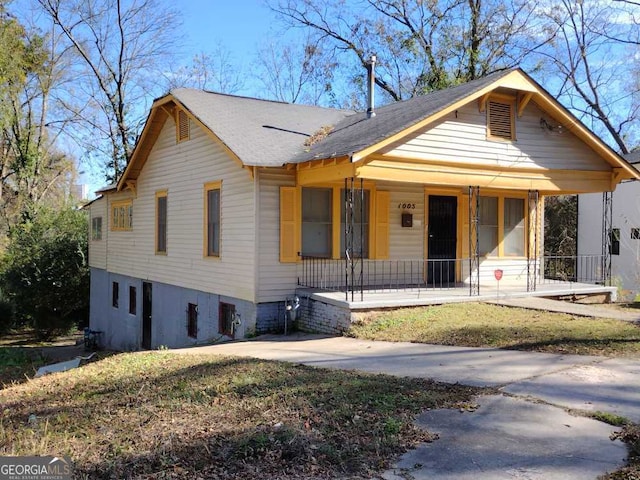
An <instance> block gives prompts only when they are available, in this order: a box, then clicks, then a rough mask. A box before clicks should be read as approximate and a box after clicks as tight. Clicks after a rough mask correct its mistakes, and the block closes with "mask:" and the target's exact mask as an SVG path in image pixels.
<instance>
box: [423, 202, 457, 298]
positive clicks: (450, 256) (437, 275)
mask: <svg viewBox="0 0 640 480" xmlns="http://www.w3.org/2000/svg"><path fill="white" fill-rule="evenodd" d="M457 212H458V198H457V197H451V196H444V195H429V223H428V225H429V228H428V232H427V234H428V241H427V255H428V261H427V283H428V286H432V287H442V286H449V285H450V284H452V283H454V282H455V280H456V262H455V258H456V254H457V248H456V247H457V246H456V237H457V224H458V222H457Z"/></svg>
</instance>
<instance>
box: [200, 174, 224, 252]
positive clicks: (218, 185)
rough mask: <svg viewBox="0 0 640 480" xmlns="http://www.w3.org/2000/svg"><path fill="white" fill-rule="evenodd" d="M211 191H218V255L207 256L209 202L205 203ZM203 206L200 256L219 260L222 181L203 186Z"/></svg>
mask: <svg viewBox="0 0 640 480" xmlns="http://www.w3.org/2000/svg"><path fill="white" fill-rule="evenodd" d="M212 190H218V191H219V192H220V233H219V235H220V238H219V239H218V255H209V248H208V247H209V246H208V242H207V241H208V238H207V235H208V231H207V230H208V229H207V226H208V222H209V202H208V201H207V194H208V192H210V191H212ZM202 197H203V200H202V201H203V205H204V208H203V209H202V210H203V212H204V218H203V222H202V256H203V257H204V258H210V259H214V260H216V259H220V257H221V256H222V180H216V181H214V182H208V183H205V184H204V188H203V194H202Z"/></svg>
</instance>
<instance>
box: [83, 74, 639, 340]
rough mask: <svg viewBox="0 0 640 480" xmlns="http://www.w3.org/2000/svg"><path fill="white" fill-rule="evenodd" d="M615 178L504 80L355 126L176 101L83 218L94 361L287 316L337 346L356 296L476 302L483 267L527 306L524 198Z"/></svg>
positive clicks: (581, 131)
mask: <svg viewBox="0 0 640 480" xmlns="http://www.w3.org/2000/svg"><path fill="white" fill-rule="evenodd" d="M370 98H372V95H371V94H370ZM631 178H638V172H637V171H636V170H635V169H634V168H633V167H631V166H630V165H629V164H628V163H627V162H626V161H624V159H622V158H621V157H620V156H619V155H617V154H616V153H615V152H614V151H612V150H611V149H610V148H609V147H608V146H607V145H606V144H604V143H603V142H602V141H601V140H600V139H599V138H598V137H596V136H595V135H594V134H593V133H592V132H591V131H589V130H588V129H587V128H586V127H585V126H584V125H583V124H582V123H580V122H579V121H578V120H577V119H576V118H575V117H574V116H573V115H572V114H571V113H569V112H568V111H567V110H566V109H565V108H564V107H562V106H561V105H560V104H559V103H558V102H557V101H556V100H555V99H554V98H553V97H552V96H551V95H549V93H547V92H546V91H545V90H544V89H543V88H542V87H541V86H540V85H538V84H537V83H536V82H535V81H533V80H532V79H531V78H530V77H529V76H528V75H527V74H526V73H524V72H523V71H522V70H520V69H513V70H507V71H503V72H497V73H494V74H492V75H489V76H487V77H485V78H482V79H479V80H475V81H472V82H469V83H467V84H464V85H460V86H457V87H453V88H450V89H447V90H443V91H438V92H434V93H431V94H429V95H426V96H423V97H416V98H412V99H410V100H407V101H404V102H399V103H394V104H390V105H386V106H384V107H381V108H377V109H376V108H374V105H373V102H372V101H371V102H370V109H369V112H363V113H356V112H352V111H345V110H335V109H326V108H320V107H312V106H304V105H291V104H285V103H279V102H273V101H265V100H257V99H253V98H245V97H237V96H230V95H222V94H217V93H210V92H204V91H198V90H190V89H177V90H174V91H171V92H170V93H169V94H167V95H166V96H164V97H162V98H159V99H157V100H156V101H155V102H154V104H153V106H152V108H151V111H150V113H149V116H148V119H147V122H146V124H145V127H144V129H143V132H142V134H141V136H140V139H139V141H138V143H137V145H136V148H135V150H134V153H133V156H132V158H131V160H130V162H129V164H128V165H127V168H126V170H125V172H124V173H123V175H122V177H121V178H120V180H119V181H118V183H117V185H114V186H112V187H109V188H106V189H104V190H102V191H101V192H99V193H100V195H101V196H100V197H99V198H98V199H97V200H95V201H94V202H93V203H92V204H91V205H90V207H89V209H90V215H91V241H90V266H91V315H90V325H91V328H92V329H94V330H99V331H102V332H103V334H102V336H101V337H102V339H101V341H102V342H103V344H105V345H106V346H109V347H111V348H118V349H137V348H156V347H158V346H161V345H166V346H168V347H178V346H185V345H191V344H196V343H205V342H213V341H218V340H226V339H231V338H242V337H246V336H250V335H253V334H256V333H261V332H265V331H270V330H274V329H278V328H282V326H283V322H284V321H285V320H287V319H288V318H290V317H288V316H287V315H288V314H290V313H291V310H294V311H296V307H297V306H298V305H302V308H300V309H299V310H297V311H296V313H297V315H298V316H299V319H298V322H299V326H300V327H302V328H306V329H312V330H317V331H323V332H337V331H341V330H343V329H344V328H346V326H347V325H348V323H349V320H350V311H351V309H353V308H356V307H357V306H358V305H361V306H362V305H364V304H365V303H366V302H367V298H368V297H366V295H369V293H370V292H381V293H382V294H383V295H387V299H388V301H387V303H385V304H384V305H385V306H391V305H396V306H401V305H409V304H416V301H422V299H423V298H424V295H426V294H428V292H430V291H432V290H433V291H439V292H441V291H444V292H449V291H450V292H451V293H452V294H454V293H455V294H461V295H464V296H467V297H468V296H476V295H478V294H479V293H480V292H481V291H482V290H483V288H485V286H486V285H489V284H491V285H492V286H494V285H495V282H496V280H495V278H494V276H495V275H496V274H497V271H498V270H499V271H500V272H501V275H503V279H502V280H501V281H502V285H503V286H504V288H513V289H517V290H518V291H521V292H527V291H529V292H534V291H536V289H538V288H540V283H541V281H542V279H543V275H542V273H541V272H542V270H543V267H542V263H543V259H542V258H541V256H540V254H539V252H541V251H542V248H541V247H542V235H541V228H542V227H541V225H542V224H543V222H542V205H543V198H544V196H546V195H559V194H567V193H574V194H575V193H586V192H602V191H610V190H613V189H614V188H615V186H616V184H618V183H619V182H621V181H623V180H626V179H631ZM336 292H338V293H336ZM415 292H417V294H416V293H415ZM461 292H462V293H461ZM296 293H297V294H298V295H299V296H300V297H301V301H300V303H299V304H298V302H297V301H293V298H294V297H295V295H296ZM365 294H366V295H365ZM405 294H406V295H409V294H411V295H414V294H415V295H417V297H419V298H418V300H416V298H415V297H414V298H412V299H411V300H410V301H409V300H408V297H406V298H405V296H404V295H405ZM371 298H373V297H371ZM374 304H375V302H374V303H370V304H368V305H374ZM376 305H378V306H380V305H382V304H381V303H377V304H376ZM287 312H288V313H287Z"/></svg>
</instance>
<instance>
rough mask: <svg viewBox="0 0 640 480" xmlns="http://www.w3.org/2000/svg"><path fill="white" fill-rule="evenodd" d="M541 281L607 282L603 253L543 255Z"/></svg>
mask: <svg viewBox="0 0 640 480" xmlns="http://www.w3.org/2000/svg"><path fill="white" fill-rule="evenodd" d="M541 271H542V272H543V273H544V275H543V278H542V282H543V283H553V282H577V283H593V284H600V285H604V284H605V283H607V280H608V278H607V265H606V256H605V255H601V254H598V255H545V256H544V257H542V265H541Z"/></svg>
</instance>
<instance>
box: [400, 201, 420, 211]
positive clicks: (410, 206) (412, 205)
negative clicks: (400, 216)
mask: <svg viewBox="0 0 640 480" xmlns="http://www.w3.org/2000/svg"><path fill="white" fill-rule="evenodd" d="M398 208H401V209H403V210H415V208H416V204H415V203H408V202H406V203H405V202H403V203H399V204H398Z"/></svg>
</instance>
